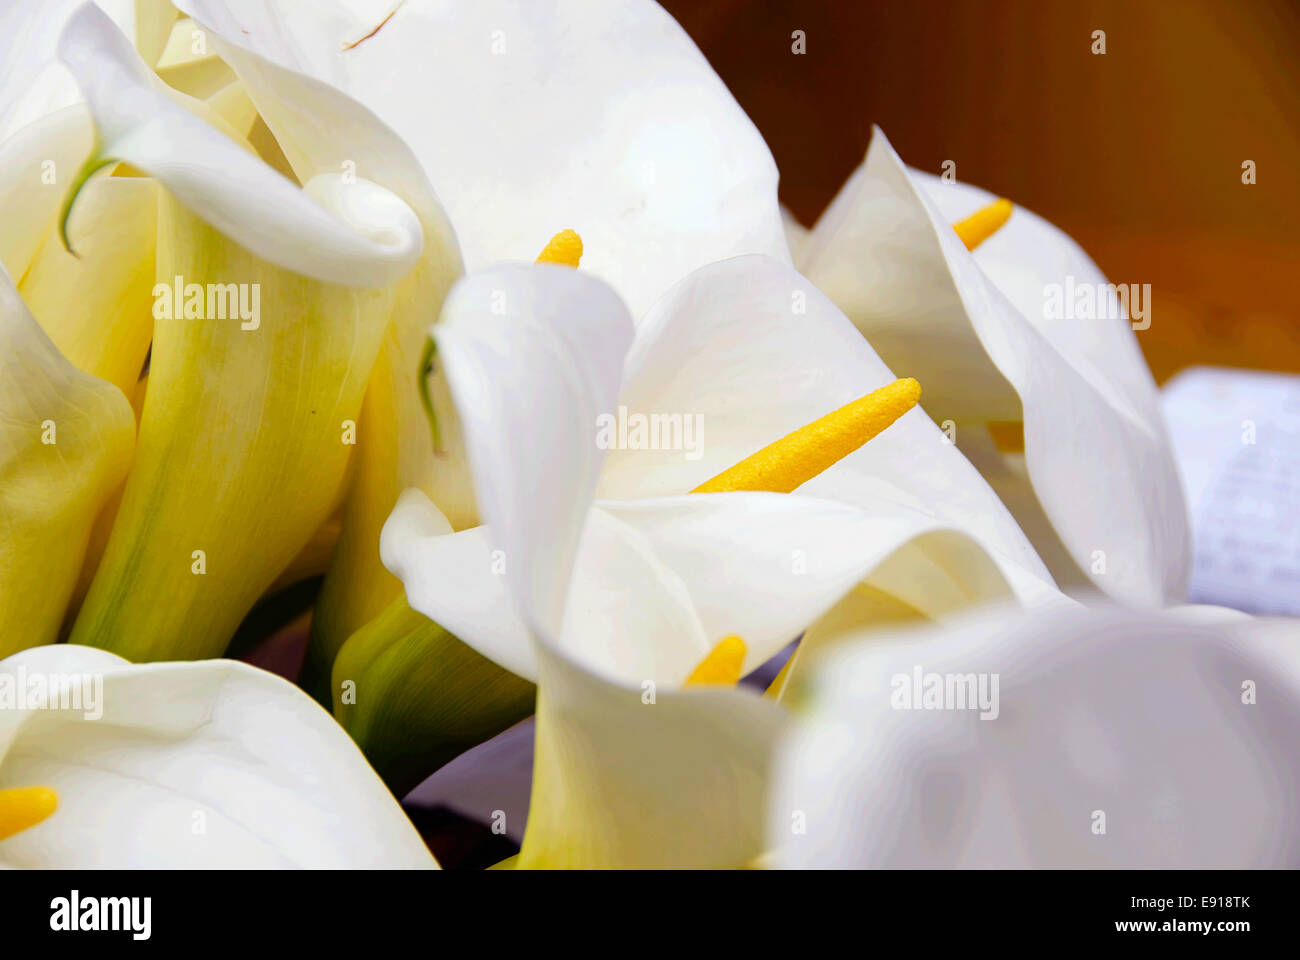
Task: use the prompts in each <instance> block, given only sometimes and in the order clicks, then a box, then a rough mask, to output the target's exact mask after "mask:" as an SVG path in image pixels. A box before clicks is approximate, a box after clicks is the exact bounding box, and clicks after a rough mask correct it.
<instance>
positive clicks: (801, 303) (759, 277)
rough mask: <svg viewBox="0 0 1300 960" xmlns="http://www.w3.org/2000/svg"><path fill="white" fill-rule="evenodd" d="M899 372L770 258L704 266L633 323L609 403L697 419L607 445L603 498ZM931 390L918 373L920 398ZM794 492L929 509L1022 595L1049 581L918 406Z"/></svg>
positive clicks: (763, 435)
mask: <svg viewBox="0 0 1300 960" xmlns="http://www.w3.org/2000/svg"><path fill="white" fill-rule="evenodd" d="M895 372H896V373H897V374H898V375H901V376H912V375H914V373H915V371H914V370H912V369H910V368H907V367H899V368H897V370H896V371H895ZM895 372H891V370H890V369H889V368H888V367H886V366H885V364H884V363H883V362H882V361H881V360H880V358H879V357H878V356H876V354H875V352H874V351H873V350H872V349H871V346H870V345H869V344H867V343H866V342H865V341H864V340H863V339H862V336H861V334H859V333H858V332H857V331H856V330H855V329H854V328H853V325H852V324H851V323H850V322H849V321H848V319H847V318H846V317H845V316H844V314H843V313H841V312H840V310H839V308H837V307H836V306H835V305H834V304H833V303H831V301H830V300H829V299H828V298H827V297H826V296H825V295H824V294H823V293H821V291H819V290H818V289H817V288H816V287H815V286H813V284H812V283H811V282H809V280H808V279H807V278H805V277H803V276H801V275H800V274H798V273H797V272H795V271H794V270H793V269H791V268H790V267H788V266H786V265H784V264H781V263H778V262H776V261H774V260H771V259H769V258H766V257H738V258H736V259H733V260H729V261H726V262H724V263H716V264H711V265H710V266H708V267H706V268H704V269H702V270H697V271H696V272H695V273H692V274H691V275H690V276H688V277H686V278H685V279H683V280H682V281H681V282H680V283H679V284H678V285H677V286H675V287H674V288H673V289H672V291H671V292H669V293H668V294H667V295H666V296H665V297H664V298H663V299H662V300H661V301H660V302H659V303H657V304H656V305H655V307H654V309H653V310H652V311H651V312H650V314H649V315H648V316H647V317H646V319H645V320H644V322H643V323H642V324H641V325H640V327H639V328H638V330H637V339H636V344H635V345H634V347H633V351H632V354H631V355H630V356H629V358H628V362H627V371H626V374H625V379H624V389H623V394H622V396H621V397H620V400H619V402H620V404H621V405H622V406H624V407H626V408H627V415H628V416H629V417H630V416H631V415H633V414H643V415H647V416H650V415H669V416H674V415H675V416H677V417H678V418H679V419H681V421H682V423H683V424H684V425H688V424H697V425H698V427H699V433H698V436H696V437H695V438H694V439H695V443H694V445H693V447H691V446H686V445H685V444H683V445H679V448H678V449H660V450H645V449H642V450H632V449H626V448H620V449H615V450H612V451H610V453H609V454H608V455H607V460H606V465H605V470H604V473H603V474H602V476H601V486H600V495H601V496H602V497H607V498H621V497H647V496H666V495H672V494H680V493H687V492H689V491H690V490H692V489H694V488H695V487H697V486H698V485H700V484H701V483H703V482H704V481H706V480H708V479H710V478H711V477H713V476H716V475H717V474H718V473H721V472H722V471H723V470H725V469H727V468H728V467H730V466H732V465H733V464H735V463H738V462H739V461H740V460H743V459H744V458H745V457H748V456H749V455H750V454H752V453H754V452H755V451H756V450H759V449H761V448H762V447H764V446H766V445H767V444H769V443H771V442H772V441H774V440H777V439H779V438H780V437H783V436H785V435H786V434H787V433H790V432H791V431H794V430H797V429H798V428H800V427H802V426H804V425H805V424H808V423H811V422H812V421H814V420H816V419H818V418H819V417H822V416H825V415H826V414H827V413H830V412H831V411H832V410H835V409H836V408H838V407H840V406H843V405H844V404H846V403H849V402H851V401H853V400H856V399H857V398H858V397H860V396H862V395H863V394H866V393H869V392H870V391H872V390H874V389H876V388H877V387H881V386H883V385H885V384H886V383H889V382H891V381H892V380H894V379H895ZM930 387H931V385H930V383H929V382H927V381H926V380H924V379H922V380H921V390H922V401H923V402H924V400H925V397H926V396H928V394H929V391H930ZM685 436H686V435H685V434H683V437H684V438H685ZM682 447H685V448H684V449H683V448H682ZM798 492H799V493H800V494H807V495H810V496H818V497H825V498H828V499H835V500H841V501H844V502H846V503H849V504H852V505H853V506H857V507H862V508H864V509H868V510H877V509H878V508H879V507H880V506H881V505H882V504H889V505H898V506H899V507H900V508H902V509H903V510H905V511H908V512H920V513H925V514H929V515H930V516H932V517H933V518H934V519H935V521H936V522H937V523H938V524H939V525H942V526H949V527H952V528H954V529H957V530H961V531H963V532H965V533H967V534H968V535H970V536H971V537H973V538H974V539H975V540H977V541H978V542H979V543H980V544H981V545H982V546H983V547H984V548H985V549H986V550H987V551H988V552H989V553H990V555H992V556H993V557H994V558H995V559H996V560H997V562H998V565H999V567H1000V568H1002V570H1003V573H1004V575H1006V576H1007V578H1008V579H1009V580H1010V581H1011V582H1012V583H1013V585H1014V586H1016V588H1017V592H1018V593H1022V595H1023V596H1025V598H1026V599H1028V596H1029V595H1030V594H1032V593H1036V592H1038V587H1037V586H1036V585H1037V584H1041V583H1046V584H1048V585H1049V586H1048V589H1049V591H1050V582H1051V579H1050V576H1049V575H1048V574H1047V571H1046V570H1045V569H1044V568H1043V566H1042V564H1041V563H1040V562H1039V560H1038V558H1037V556H1036V555H1035V554H1034V551H1033V548H1032V547H1031V546H1030V545H1029V542H1028V541H1027V540H1026V539H1025V537H1024V535H1023V534H1022V533H1021V532H1020V530H1019V528H1018V527H1017V526H1016V523H1015V521H1014V520H1013V519H1012V518H1011V516H1010V514H1008V513H1007V511H1006V508H1005V507H1003V506H1002V504H1001V503H1000V502H999V501H998V499H997V497H996V496H995V495H994V494H993V492H992V491H991V490H990V489H989V487H988V484H986V483H985V482H984V480H983V479H981V478H980V476H979V474H978V472H977V471H976V470H975V469H974V468H972V467H971V465H970V464H969V463H968V462H967V461H966V460H965V458H963V457H962V455H961V454H960V453H959V452H958V451H957V450H956V448H954V447H953V445H952V444H951V443H949V442H948V440H947V438H946V437H945V436H944V434H943V432H942V431H940V430H939V429H938V428H937V427H936V426H935V424H934V423H933V422H932V421H931V420H930V419H929V418H928V417H927V416H926V415H925V413H924V412H923V411H920V410H913V411H911V412H910V413H907V414H905V415H904V416H903V417H902V418H901V419H900V420H899V421H898V422H896V423H895V424H894V425H893V426H891V427H890V428H888V429H887V430H885V431H884V432H883V433H882V434H880V435H879V436H877V437H876V438H875V439H873V440H871V441H870V442H868V443H867V444H866V445H865V446H864V447H862V448H861V449H860V450H858V451H857V452H856V453H854V454H852V455H850V456H849V457H846V458H845V459H844V460H842V461H841V462H840V463H838V464H836V465H835V466H834V467H832V468H831V469H829V470H827V471H826V472H825V473H823V474H822V475H821V476H819V477H816V478H814V479H813V480H812V481H811V482H809V483H806V484H804V485H803V486H802V487H800V488H799V491H798ZM1022 588H1023V589H1022Z"/></svg>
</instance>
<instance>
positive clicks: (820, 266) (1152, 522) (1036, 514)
mask: <svg viewBox="0 0 1300 960" xmlns="http://www.w3.org/2000/svg"><path fill="white" fill-rule="evenodd" d="M994 199H995V198H994V197H993V196H992V195H991V194H988V193H986V192H984V191H981V190H977V189H975V188H973V187H967V186H962V185H959V184H956V183H945V182H942V181H941V180H940V179H939V178H936V177H931V176H929V175H926V174H921V173H918V172H916V171H912V170H909V169H908V168H907V167H906V166H904V165H903V162H902V161H901V160H900V159H899V157H898V155H897V154H896V153H895V152H894V150H893V148H892V147H891V146H890V144H889V141H888V140H886V139H885V136H884V134H883V133H881V132H880V131H879V130H877V131H876V132H875V135H874V137H873V139H872V143H871V148H870V150H869V151H868V153H867V157H866V160H865V161H864V162H863V164H862V166H861V167H859V168H858V170H857V171H856V172H855V173H854V174H853V176H852V177H851V178H850V179H849V181H848V182H847V183H846V184H845V186H844V187H843V188H842V189H841V191H840V193H839V195H838V196H837V197H836V198H835V199H834V200H833V201H832V203H831V205H830V207H829V208H828V209H827V210H826V212H825V214H823V216H822V217H821V219H820V220H819V221H818V223H817V224H816V225H815V227H814V228H813V230H812V233H811V234H810V236H809V237H808V238H807V239H806V241H805V242H804V243H803V245H802V248H801V254H800V257H799V261H798V262H799V266H800V269H801V270H802V271H803V272H804V273H805V274H807V276H808V277H809V279H811V280H812V281H813V282H814V283H816V284H817V285H818V286H819V287H820V288H821V289H822V290H824V291H825V292H826V293H827V294H828V295H829V296H830V297H831V299H833V300H834V301H835V302H836V303H837V304H839V305H840V306H841V307H842V308H843V309H844V310H845V312H846V313H847V314H848V315H849V317H850V318H851V319H852V320H853V322H854V323H855V325H856V326H857V327H858V328H859V329H860V330H861V331H862V332H863V334H864V335H865V336H866V337H867V338H868V340H870V341H871V344H872V346H874V347H875V348H876V349H877V350H878V351H880V354H881V356H882V357H883V358H884V360H885V361H886V362H887V363H889V364H890V365H891V366H893V367H895V368H898V369H906V370H908V371H909V372H911V373H912V374H913V375H914V376H916V377H917V378H918V379H919V380H921V382H922V383H924V384H925V385H926V396H925V399H924V401H923V404H924V406H925V408H926V410H927V411H929V413H930V414H931V415H932V416H933V417H934V418H935V419H936V420H938V421H941V422H942V421H951V422H952V424H953V425H954V426H955V428H956V439H957V442H958V444H959V445H960V446H961V447H962V449H963V451H965V452H966V453H967V454H968V455H969V456H971V457H972V460H973V461H974V462H975V463H976V465H977V466H979V467H980V469H981V470H982V471H983V472H984V473H985V475H986V476H987V477H988V478H989V480H990V482H991V483H992V484H993V485H994V487H995V489H997V490H998V491H999V493H1001V494H1002V496H1003V499H1004V500H1006V502H1007V504H1008V506H1010V507H1011V509H1012V511H1013V513H1015V514H1016V516H1017V519H1018V520H1020V522H1021V524H1022V526H1023V527H1024V529H1025V530H1026V532H1027V533H1029V535H1030V536H1031V538H1032V539H1033V540H1034V542H1035V545H1036V546H1037V547H1038V548H1039V552H1040V554H1041V555H1042V556H1043V558H1044V559H1045V560H1046V561H1047V562H1048V564H1049V566H1051V567H1052V569H1053V573H1054V574H1056V575H1057V577H1058V579H1060V580H1061V581H1062V583H1066V584H1069V585H1080V584H1087V585H1089V586H1090V587H1093V588H1096V589H1099V590H1101V591H1103V592H1105V593H1107V594H1109V595H1111V596H1113V597H1115V598H1117V599H1119V600H1122V601H1124V602H1126V603H1130V604H1139V605H1146V606H1164V605H1166V604H1169V603H1177V602H1179V601H1180V600H1181V599H1183V597H1184V596H1185V593H1186V586H1187V579H1188V575H1189V570H1190V551H1189V532H1188V521H1187V517H1186V507H1185V504H1184V502H1183V495H1182V490H1181V487H1180V486H1179V483H1178V478H1177V473H1176V469H1175V465H1174V460H1173V454H1172V449H1171V447H1170V445H1169V442H1168V437H1167V433H1166V430H1165V426H1164V422H1163V420H1162V419H1161V414H1160V408H1159V404H1158V402H1157V395H1156V389H1155V384H1154V382H1153V381H1152V378H1151V375H1150V373H1149V371H1148V370H1147V368H1146V366H1145V364H1144V363H1143V360H1142V356H1141V352H1140V351H1139V349H1138V346H1137V343H1136V340H1135V338H1134V335H1133V332H1132V330H1131V328H1130V320H1129V318H1128V316H1127V315H1126V314H1125V313H1124V312H1123V310H1122V309H1121V306H1120V301H1119V299H1118V297H1117V288H1116V287H1115V286H1113V285H1108V284H1107V282H1106V278H1105V277H1104V276H1103V275H1102V273H1101V271H1100V270H1098V269H1097V267H1096V265H1095V264H1093V263H1092V261H1091V260H1089V259H1088V257H1087V255H1086V254H1085V253H1084V252H1083V251H1082V250H1081V249H1079V247H1078V246H1077V244H1075V243H1074V242H1073V241H1072V240H1070V238H1069V237H1067V236H1066V235H1065V234H1064V233H1062V232H1061V231H1060V230H1058V229H1056V228H1055V227H1053V226H1052V225H1051V224H1049V223H1047V222H1046V221H1045V220H1043V219H1041V218H1039V217H1036V216H1034V215H1033V214H1031V213H1029V212H1028V211H1024V210H1021V209H1014V210H1012V208H1011V207H1010V204H1008V203H1007V202H1006V201H1001V202H999V203H998V204H996V205H993V206H989V205H990V202H991V201H993V200H994ZM981 208H983V210H982V212H981ZM1008 213H1009V219H1007V214H1008ZM966 217H971V220H970V222H969V223H966V224H964V225H963V226H964V227H965V230H966V234H967V237H966V240H967V243H968V244H970V245H971V246H973V247H974V252H971V250H968V249H967V244H964V243H963V241H962V239H961V238H960V237H959V236H958V234H957V233H956V232H954V230H953V226H952V225H953V222H954V221H958V220H962V219H963V218H966ZM1004 222H1005V225H1002V224H1003V223H1004ZM1125 289H1126V291H1127V289H1128V288H1127V287H1126V288H1125ZM1076 290H1077V291H1087V292H1088V293H1090V295H1091V298H1090V299H1089V301H1088V302H1089V303H1091V304H1092V305H1091V307H1089V308H1088V309H1086V310H1084V311H1083V314H1082V315H1077V314H1076V311H1075V303H1074V298H1073V296H1072V294H1073V291H1076ZM1138 295H1139V296H1141V294H1140V293H1139V294H1138ZM1054 297H1055V299H1053V298H1054ZM1066 297H1070V298H1071V300H1070V302H1069V303H1068V304H1067V303H1065V302H1064V298H1066ZM1080 300H1081V301H1082V298H1080ZM1054 304H1055V306H1054ZM1133 306H1134V307H1136V306H1137V303H1136V301H1135V302H1134V303H1133ZM1149 307H1150V304H1149V302H1145V305H1144V307H1143V312H1145V311H1146V310H1149ZM1146 319H1147V320H1149V316H1148V317H1147V318H1146ZM1144 322H1145V321H1144ZM1000 421H1009V422H1011V423H1023V432H1024V441H1023V447H1024V451H1023V457H1017V456H1011V457H1009V458H1007V457H1004V456H1003V454H1002V453H1001V452H1000V451H999V450H998V449H997V447H996V446H994V444H993V442H992V441H991V439H990V437H989V435H988V432H987V430H985V426H986V425H987V424H989V423H997V422H1000Z"/></svg>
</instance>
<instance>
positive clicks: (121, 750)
mask: <svg viewBox="0 0 1300 960" xmlns="http://www.w3.org/2000/svg"><path fill="white" fill-rule="evenodd" d="M0 865H2V866H7V867H29V868H30V867H54V868H73V869H95V868H117V869H121V868H124V867H126V868H133V867H141V868H152V869H174V868H194V867H203V868H215V867H237V868H263V867H309V868H348V867H357V868H366V867H390V868H393V867H399V868H418V867H425V868H428V867H436V866H437V863H436V861H435V860H434V858H433V856H432V855H431V854H430V853H429V851H428V848H427V847H426V846H425V844H424V842H423V841H422V840H421V838H420V835H419V834H418V833H417V832H416V830H415V828H414V827H413V826H412V824H411V822H410V820H408V819H407V817H406V815H405V814H404V813H403V812H402V808H401V806H400V805H399V804H398V803H397V801H396V800H395V799H394V798H393V796H392V794H390V793H389V792H388V790H387V788H385V787H384V785H383V783H382V782H381V781H380V779H379V777H378V776H376V775H375V772H374V771H373V770H372V769H371V768H370V767H369V765H368V764H367V763H366V761H365V759H364V758H363V757H362V756H361V753H360V751H358V750H357V748H356V745H355V744H354V743H353V742H352V741H351V740H350V739H349V737H348V736H347V734H346V733H344V732H343V730H342V728H340V727H339V726H338V724H336V723H335V722H334V720H333V719H332V718H331V717H330V716H329V714H327V713H326V712H325V711H324V710H322V709H321V708H320V707H319V706H318V705H317V704H316V703H315V702H314V701H312V699H311V698H310V697H308V696H307V695H306V694H304V693H303V692H302V691H301V690H299V689H298V688H296V687H294V686H293V685H292V684H290V683H288V682H286V681H284V680H282V679H281V678H279V677H277V676H275V675H274V674H270V673H267V672H265V671H263V670H258V669H256V668H255V667H250V666H248V665H247V664H243V663H238V662H235V661H232V660H206V661H196V662H190V663H154V664H142V665H138V666H137V665H132V664H130V663H128V662H127V661H125V660H123V659H122V658H121V657H118V656H115V655H113V654H111V653H108V652H106V651H103V650H96V649H93V648H90V647H80V646H74V645H68V644H58V645H51V646H44V647H36V648H33V649H31V650H26V651H24V652H22V653H19V654H16V655H14V656H12V657H9V658H8V659H6V660H4V661H0Z"/></svg>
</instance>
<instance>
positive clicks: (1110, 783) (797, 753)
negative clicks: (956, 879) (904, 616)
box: [768, 608, 1300, 868]
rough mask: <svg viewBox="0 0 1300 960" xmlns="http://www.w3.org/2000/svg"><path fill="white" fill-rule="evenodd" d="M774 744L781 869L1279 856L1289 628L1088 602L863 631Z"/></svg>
mask: <svg viewBox="0 0 1300 960" xmlns="http://www.w3.org/2000/svg"><path fill="white" fill-rule="evenodd" d="M798 702H800V703H801V704H802V706H803V710H802V716H801V719H800V720H799V721H798V723H797V724H796V726H795V728H794V729H793V730H792V731H791V732H790V734H789V735H788V737H787V738H786V739H785V740H784V742H783V743H782V745H781V746H780V748H779V750H778V754H779V756H778V760H777V762H776V765H775V775H774V776H775V779H774V786H773V793H772V800H771V804H770V806H769V810H768V835H769V841H770V843H771V846H772V848H773V856H772V861H773V862H774V863H775V864H777V865H780V866H786V867H909V868H910V867H918V868H925V867H981V868H998V867H1035V868H1041V867H1096V868H1114V867H1122V868H1241V867H1292V868H1294V867H1296V866H1297V865H1300V813H1298V812H1297V811H1298V809H1300V808H1297V806H1296V797H1297V796H1298V795H1300V758H1298V757H1297V754H1296V751H1295V744H1294V740H1295V730H1296V729H1297V724H1300V623H1298V622H1297V621H1295V620H1285V621H1284V620H1276V621H1266V620H1251V619H1249V618H1240V617H1231V616H1224V615H1223V614H1222V612H1221V611H1220V612H1217V613H1216V612H1205V608H1202V610H1201V612H1194V613H1191V614H1188V613H1186V612H1180V613H1174V614H1163V613H1135V612H1131V611H1121V610H1118V609H1108V608H1096V609H1092V610H1076V611H1072V612H1059V611H1058V612H1051V613H1041V614H1034V615H1028V616H1021V615H1017V614H1014V613H1010V612H1006V611H1001V612H996V613H985V614H983V615H980V616H977V617H974V618H972V619H970V620H969V621H967V622H962V623H957V624H952V625H949V626H947V627H945V628H939V629H929V630H914V631H901V630H900V631H894V632H893V633H890V632H884V633H879V632H878V633H876V634H872V635H868V634H866V633H860V634H859V636H858V639H857V641H856V642H854V641H850V642H849V643H847V644H844V645H841V646H839V647H837V648H836V649H835V650H834V651H832V652H830V653H828V654H827V655H826V656H825V658H824V659H822V660H820V661H819V664H818V668H817V669H816V670H815V671H814V674H813V679H812V681H811V682H810V683H809V684H808V685H807V686H806V687H805V688H804V689H803V690H801V691H800V692H799V696H798Z"/></svg>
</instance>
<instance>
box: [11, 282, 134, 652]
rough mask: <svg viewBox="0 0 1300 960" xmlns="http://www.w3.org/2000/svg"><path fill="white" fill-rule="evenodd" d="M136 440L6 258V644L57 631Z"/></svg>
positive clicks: (125, 408)
mask: <svg viewBox="0 0 1300 960" xmlns="http://www.w3.org/2000/svg"><path fill="white" fill-rule="evenodd" d="M134 443H135V418H134V416H133V415H132V413H131V405H130V404H129V403H127V400H126V397H124V396H122V393H121V391H119V390H118V389H117V388H116V387H114V386H113V385H111V384H109V383H105V382H104V381H103V380H99V379H97V378H95V377H92V376H90V375H89V374H86V373H82V372H80V371H79V370H77V369H76V368H75V367H74V366H73V365H72V364H70V363H69V362H68V361H67V359H66V358H65V357H64V356H63V355H62V354H60V353H59V350H58V348H57V347H55V345H54V344H53V343H52V342H51V341H50V338H49V337H48V336H46V334H45V332H44V331H43V330H41V328H40V326H39V325H38V324H37V323H36V320H35V318H34V317H32V315H31V313H30V312H28V310H27V308H26V307H25V306H24V305H23V302H22V299H21V298H20V297H19V295H18V291H17V290H16V289H14V286H13V282H12V281H11V280H10V279H9V276H8V274H7V273H5V271H4V270H3V269H2V268H0V654H6V655H7V654H10V653H13V652H14V651H17V650H21V649H23V648H25V647H30V646H35V645H37V644H42V643H53V642H54V641H55V640H56V639H58V635H59V628H60V625H61V624H62V622H63V615H64V608H65V607H66V605H67V603H68V600H69V598H70V597H71V595H72V591H73V589H74V587H75V585H76V582H77V575H78V572H79V571H80V569H81V562H82V558H83V557H84V556H85V553H86V545H87V543H88V542H89V540H90V534H91V528H92V526H93V524H94V522H95V517H96V515H97V514H98V512H99V510H100V508H101V507H103V505H104V504H105V503H106V502H107V500H108V499H109V497H110V496H111V495H112V494H113V492H114V491H115V490H116V489H117V488H118V486H119V484H121V482H122V478H123V477H124V476H125V475H126V471H127V467H128V466H129V464H130V462H131V450H132V447H133V445H134Z"/></svg>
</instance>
